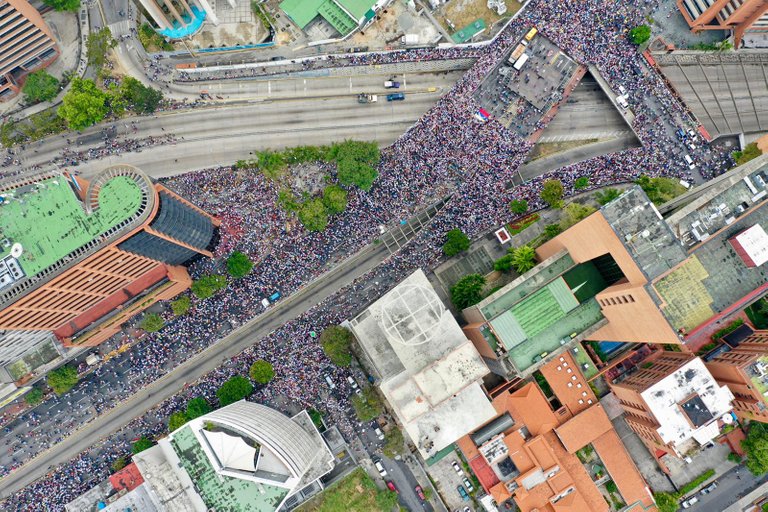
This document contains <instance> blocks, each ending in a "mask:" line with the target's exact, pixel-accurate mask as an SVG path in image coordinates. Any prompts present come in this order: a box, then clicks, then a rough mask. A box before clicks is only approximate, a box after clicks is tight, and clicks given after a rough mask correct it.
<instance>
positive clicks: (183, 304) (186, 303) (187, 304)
mask: <svg viewBox="0 0 768 512" xmlns="http://www.w3.org/2000/svg"><path fill="white" fill-rule="evenodd" d="M191 307H192V301H191V300H190V298H189V296H187V295H182V296H181V297H179V298H178V299H176V300H174V301H173V302H171V310H172V311H173V314H174V315H176V316H181V315H186V314H187V313H188V312H189V308H191Z"/></svg>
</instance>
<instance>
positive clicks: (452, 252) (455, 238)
mask: <svg viewBox="0 0 768 512" xmlns="http://www.w3.org/2000/svg"><path fill="white" fill-rule="evenodd" d="M469 245H470V241H469V237H467V235H465V234H464V232H463V231H462V230H460V229H458V228H456V229H452V230H450V231H449V232H447V233H446V234H445V243H444V244H443V254H445V255H446V256H448V257H451V256H456V255H457V254H459V253H460V252H463V251H466V250H467V249H469Z"/></svg>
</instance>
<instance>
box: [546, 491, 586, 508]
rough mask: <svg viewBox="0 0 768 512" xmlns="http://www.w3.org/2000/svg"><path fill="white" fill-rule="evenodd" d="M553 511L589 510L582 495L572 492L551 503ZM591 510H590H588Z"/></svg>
mask: <svg viewBox="0 0 768 512" xmlns="http://www.w3.org/2000/svg"><path fill="white" fill-rule="evenodd" d="M552 510H553V511H554V512H566V511H567V512H583V511H584V512H586V511H589V510H590V509H589V505H587V502H586V501H584V497H583V496H582V495H581V494H579V493H578V492H572V493H571V494H569V495H568V496H565V497H564V498H562V499H561V500H559V501H558V502H557V503H554V504H553V505H552ZM590 512H591V511H590Z"/></svg>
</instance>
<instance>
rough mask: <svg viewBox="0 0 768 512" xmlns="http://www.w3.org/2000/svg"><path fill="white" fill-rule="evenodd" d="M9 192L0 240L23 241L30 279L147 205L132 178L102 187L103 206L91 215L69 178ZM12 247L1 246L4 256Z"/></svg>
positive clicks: (0, 209)
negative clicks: (142, 200)
mask: <svg viewBox="0 0 768 512" xmlns="http://www.w3.org/2000/svg"><path fill="white" fill-rule="evenodd" d="M39 184H42V185H43V186H39V185H25V186H23V187H18V188H16V189H12V190H10V191H5V192H3V195H6V196H10V195H11V193H12V194H13V197H12V198H10V197H6V200H5V201H3V202H2V203H0V241H2V240H3V239H8V240H9V241H10V242H12V243H13V244H15V243H19V244H21V246H22V249H23V251H24V252H23V253H22V255H21V257H20V258H19V263H20V264H21V267H22V269H23V270H24V273H25V274H26V275H27V277H32V276H34V275H37V274H38V273H40V272H41V271H42V270H44V269H46V268H48V267H49V266H51V265H53V264H54V263H56V262H57V261H59V260H60V259H62V258H63V257H64V256H66V255H67V254H69V253H71V252H72V251H75V250H77V249H79V248H80V247H82V246H84V245H86V244H87V243H88V242H90V241H92V240H93V239H95V238H97V237H98V236H99V235H101V234H102V233H105V232H107V231H109V230H110V229H111V228H113V227H115V226H117V225H118V224H120V223H121V222H123V221H125V220H127V219H130V218H131V217H132V216H133V215H134V214H136V212H137V211H139V209H140V207H141V198H142V192H141V189H140V188H139V186H138V185H137V184H136V183H135V182H134V181H133V180H132V179H131V178H129V177H127V176H116V177H114V178H112V179H111V180H109V181H107V182H106V183H105V184H104V185H103V186H102V188H101V190H100V191H99V209H98V210H97V211H96V212H95V213H93V214H92V215H86V213H85V210H84V209H83V204H82V203H81V202H80V200H79V198H78V197H77V196H76V195H75V193H74V191H73V190H72V188H71V186H70V185H69V183H68V181H67V180H66V178H64V177H62V176H58V177H55V178H49V179H46V180H41V181H40V182H39ZM10 250H11V247H0V258H4V257H5V256H7V255H8V254H9V253H10Z"/></svg>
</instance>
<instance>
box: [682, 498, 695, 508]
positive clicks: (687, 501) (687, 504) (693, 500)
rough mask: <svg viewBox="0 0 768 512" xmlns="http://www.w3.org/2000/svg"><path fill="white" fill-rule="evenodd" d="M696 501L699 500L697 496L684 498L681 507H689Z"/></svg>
mask: <svg viewBox="0 0 768 512" xmlns="http://www.w3.org/2000/svg"><path fill="white" fill-rule="evenodd" d="M698 502H699V498H697V497H696V496H691V497H690V498H688V499H687V500H685V501H684V502H683V503H682V505H683V508H691V506H692V505H693V504H694V503H698Z"/></svg>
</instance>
